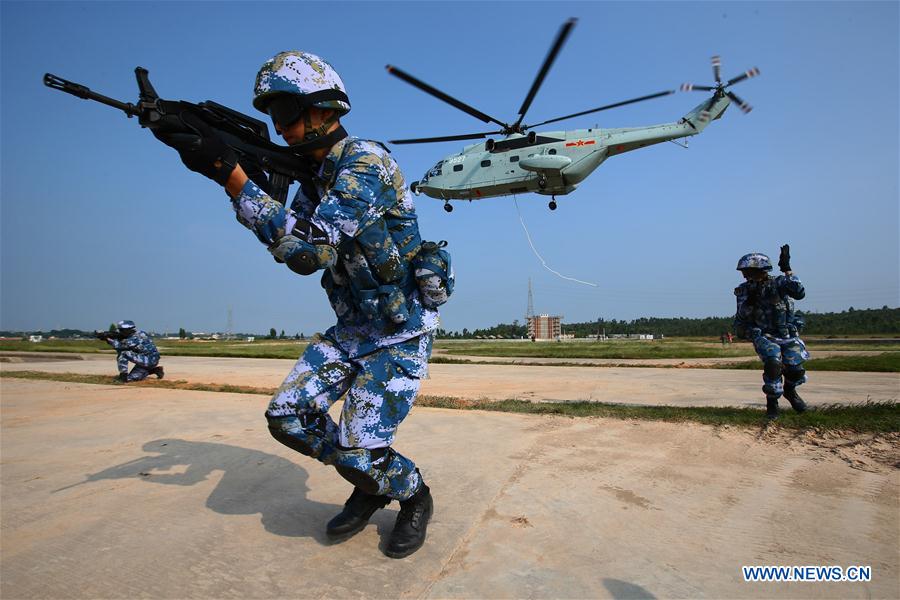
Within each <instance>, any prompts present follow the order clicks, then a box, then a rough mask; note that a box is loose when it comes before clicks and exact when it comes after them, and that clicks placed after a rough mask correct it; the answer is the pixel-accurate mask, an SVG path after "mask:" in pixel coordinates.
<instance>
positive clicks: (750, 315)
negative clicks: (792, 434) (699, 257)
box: [734, 244, 809, 419]
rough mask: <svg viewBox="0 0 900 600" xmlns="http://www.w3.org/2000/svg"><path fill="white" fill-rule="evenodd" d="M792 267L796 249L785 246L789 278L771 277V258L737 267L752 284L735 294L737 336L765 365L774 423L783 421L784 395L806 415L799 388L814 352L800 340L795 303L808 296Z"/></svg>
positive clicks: (753, 257)
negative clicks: (780, 409)
mask: <svg viewBox="0 0 900 600" xmlns="http://www.w3.org/2000/svg"><path fill="white" fill-rule="evenodd" d="M790 261H791V255H790V246H788V245H787V244H785V245H784V246H782V247H781V255H780V257H779V259H778V266H779V268H780V269H781V271H782V273H783V275H779V276H778V277H772V276H770V275H769V271H771V270H772V263H771V261H770V260H769V257H768V256H766V255H765V254H759V253H752V254H746V255H744V256H742V257H741V259H740V260H739V261H738V265H737V269H738V270H739V271H740V272H741V273H742V274H743V275H744V278H745V279H746V281H745V282H744V283H742V284H741V285H739V286H738V287H736V288H735V289H734V295H735V296H736V297H737V312H736V313H735V315H734V330H735V333H736V334H737V335H738V337H740V338H743V339H748V340H751V341H752V342H753V347H754V348H755V349H756V353H757V354H758V355H759V358H760V360H762V363H763V388H762V389H763V392H764V393H765V394H766V416H767V417H768V418H769V419H775V418H777V417H778V399H779V398H780V397H781V395H782V394H784V397H785V398H787V400H788V402H790V403H791V406H792V407H793V409H794V410H795V411H797V412H803V411H805V410H806V403H805V402H803V399H802V398H800V395H799V394H798V393H797V386H799V385H801V384H803V383H805V382H806V371H805V370H804V369H803V363H804V361H806V360H807V359H808V358H809V352H807V350H806V345H805V344H804V343H803V340H801V339H800V337H799V336H800V331H801V330H802V329H803V325H804V323H803V319H802V317H801V316H800V315H799V314H797V313H795V312H794V300H802V299H803V298H804V297H805V296H806V291H805V290H804V289H803V284H802V283H801V282H800V280H799V279H798V278H797V276H796V275H794V274H793V272H792V271H791V264H790ZM782 378H783V382H782Z"/></svg>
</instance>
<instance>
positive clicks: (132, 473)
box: [63, 439, 342, 545]
mask: <svg viewBox="0 0 900 600" xmlns="http://www.w3.org/2000/svg"><path fill="white" fill-rule="evenodd" d="M142 449H143V450H144V451H145V452H152V453H154V454H153V455H152V456H144V457H141V458H137V459H135V460H132V461H129V462H127V463H123V464H121V465H116V466H114V467H110V468H108V469H104V470H103V471H100V472H98V473H93V474H91V475H88V476H87V478H86V480H85V481H84V482H81V483H88V482H92V481H100V480H104V479H128V478H135V479H142V480H144V481H147V482H148V483H156V484H166V485H184V486H190V485H195V484H197V483H200V482H202V481H205V480H206V479H207V478H208V477H209V476H210V475H211V474H212V473H213V472H214V471H222V472H223V475H222V478H221V480H220V481H219V483H218V485H217V486H216V488H215V489H214V490H213V491H212V493H211V494H210V495H209V497H208V498H207V499H206V506H207V507H208V508H210V509H211V510H214V511H215V512H217V513H220V514H223V515H250V514H255V513H259V514H260V515H261V520H262V524H263V526H264V527H265V528H266V531H269V532H271V533H274V534H276V535H283V536H288V537H309V538H312V539H314V540H316V541H317V542H319V543H320V544H322V545H328V544H329V541H328V538H327V537H326V536H325V523H327V522H328V520H329V519H330V518H331V517H333V516H334V515H336V514H337V513H338V512H339V511H340V509H341V508H342V507H341V506H338V505H334V504H323V503H321V502H314V501H310V500H307V499H306V493H307V492H308V491H309V488H308V487H307V484H306V482H307V479H308V478H309V475H308V474H307V473H306V471H305V470H304V469H302V468H301V467H299V466H297V465H296V464H294V463H292V462H291V461H289V460H286V459H284V458H281V457H280V456H275V455H274V454H267V453H265V452H260V451H258V450H249V449H247V448H241V447H239V446H231V445H229V444H218V443H212V442H193V441H187V440H177V439H160V440H153V441H151V442H147V443H146V444H144V446H143V448H142ZM78 485H81V484H78ZM63 489H65V488H63Z"/></svg>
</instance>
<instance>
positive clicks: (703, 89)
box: [681, 83, 716, 92]
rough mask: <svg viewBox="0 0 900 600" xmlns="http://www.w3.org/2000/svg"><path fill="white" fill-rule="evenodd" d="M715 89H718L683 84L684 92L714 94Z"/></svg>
mask: <svg viewBox="0 0 900 600" xmlns="http://www.w3.org/2000/svg"><path fill="white" fill-rule="evenodd" d="M715 89H716V88H715V87H713V86H709V85H694V84H693V83H682V84H681V91H682V92H690V91H692V90H693V91H697V92H712V91H713V90H715Z"/></svg>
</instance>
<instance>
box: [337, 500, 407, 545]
mask: <svg viewBox="0 0 900 600" xmlns="http://www.w3.org/2000/svg"><path fill="white" fill-rule="evenodd" d="M390 503H391V499H390V498H388V497H387V496H373V495H371V494H367V493H365V492H364V491H362V490H361V489H359V488H358V487H355V488H353V493H352V494H350V497H349V498H347V501H346V502H344V510H342V511H341V512H340V514H338V516H336V517H335V518H333V519H332V520H330V521H328V526H327V527H326V529H325V531H326V533H327V534H328V537H329V538H331V541H333V542H343V541H344V540H348V539H350V538H351V537H353V536H354V535H356V534H357V533H359V532H360V531H362V530H363V529H365V527H366V523H368V522H369V519H370V518H371V517H372V515H373V514H375V511H376V510H378V509H379V508H384V507H385V506H387V505H388V504H390Z"/></svg>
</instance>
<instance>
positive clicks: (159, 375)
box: [150, 366, 166, 379]
mask: <svg viewBox="0 0 900 600" xmlns="http://www.w3.org/2000/svg"><path fill="white" fill-rule="evenodd" d="M150 374H151V375H156V378H157V379H162V378H163V377H165V376H166V372H165V371H163V368H162V367H160V366H156V367H153V370H152V371H150Z"/></svg>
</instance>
